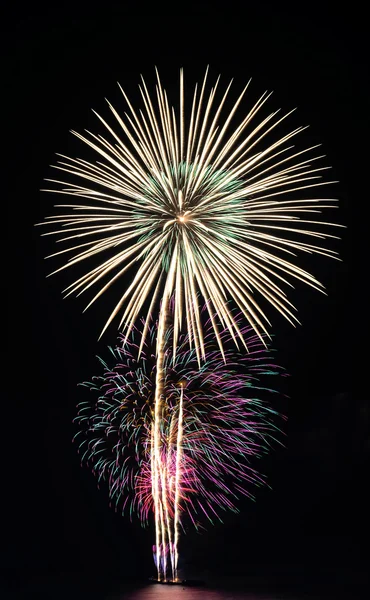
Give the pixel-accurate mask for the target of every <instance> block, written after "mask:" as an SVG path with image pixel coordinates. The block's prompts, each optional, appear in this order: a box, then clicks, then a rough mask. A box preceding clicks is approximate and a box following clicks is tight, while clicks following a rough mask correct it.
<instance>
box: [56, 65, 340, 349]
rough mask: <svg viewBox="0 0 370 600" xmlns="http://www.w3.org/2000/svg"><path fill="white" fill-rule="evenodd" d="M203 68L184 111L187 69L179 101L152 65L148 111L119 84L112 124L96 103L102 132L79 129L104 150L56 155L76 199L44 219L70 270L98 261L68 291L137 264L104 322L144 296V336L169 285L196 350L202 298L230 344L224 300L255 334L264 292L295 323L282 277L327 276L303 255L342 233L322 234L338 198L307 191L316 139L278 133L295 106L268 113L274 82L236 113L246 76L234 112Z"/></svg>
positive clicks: (102, 287) (125, 323) (232, 327)
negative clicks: (90, 155)
mask: <svg viewBox="0 0 370 600" xmlns="http://www.w3.org/2000/svg"><path fill="white" fill-rule="evenodd" d="M207 78H208V74H207V72H206V74H205V77H204V80H203V82H202V84H201V85H200V86H198V85H196V86H195V90H194V93H193V98H192V102H191V107H190V110H189V111H188V110H186V107H185V93H184V79H183V72H182V70H181V71H180V94H179V104H178V107H177V108H176V109H175V108H173V107H172V106H171V105H170V104H169V100H168V98H167V94H166V91H165V90H164V89H163V87H162V85H161V82H160V79H159V76H158V74H157V86H156V94H155V100H152V98H151V96H150V94H149V92H148V89H147V86H146V84H145V81H144V80H143V81H142V84H141V86H139V88H140V93H141V97H142V102H143V108H142V109H141V110H136V109H134V107H133V106H132V104H131V103H130V101H129V99H128V97H127V96H126V94H125V92H124V91H123V90H122V94H123V98H124V101H125V103H126V105H127V108H126V112H124V114H123V115H122V116H120V114H119V113H118V112H117V111H116V109H115V108H114V107H113V106H112V105H111V104H110V103H108V105H109V108H110V110H111V113H112V114H113V117H114V119H115V126H116V127H114V125H110V124H108V122H107V121H105V120H104V119H103V118H102V117H100V116H99V115H98V117H99V119H100V121H101V122H102V123H103V125H104V128H105V136H103V135H95V134H93V133H89V132H88V133H87V134H86V135H85V136H83V135H80V134H78V133H76V132H74V133H75V135H76V136H77V137H78V138H79V139H80V140H81V141H82V142H83V143H84V144H86V145H87V146H89V147H90V148H92V150H93V151H94V152H95V153H96V158H97V161H96V162H88V161H87V160H84V159H82V158H81V159H79V158H77V159H73V158H68V157H65V156H62V157H61V160H60V161H59V162H58V164H57V165H56V168H57V169H58V170H59V171H61V172H63V173H64V174H65V175H66V176H67V181H59V180H49V181H52V182H53V183H55V184H56V187H55V189H53V190H49V191H53V192H58V193H60V194H62V195H67V196H69V197H70V200H69V202H68V204H67V205H64V204H62V205H59V206H60V207H62V208H63V209H69V210H71V209H72V212H68V210H67V211H65V212H63V214H59V215H56V216H54V217H51V218H49V219H48V220H47V222H48V223H49V224H52V225H57V226H58V228H57V230H56V231H53V232H51V233H49V234H45V235H51V234H56V235H57V236H58V238H59V240H58V241H60V242H63V243H65V244H66V248H65V249H63V250H61V251H60V252H57V253H56V254H64V253H68V254H71V256H70V258H69V259H68V261H67V263H66V264H65V265H64V266H62V267H61V269H64V268H66V267H69V266H73V265H76V264H78V263H80V262H84V261H86V264H87V262H88V261H89V260H91V261H95V266H93V267H92V268H91V269H90V270H86V273H85V274H84V275H82V276H81V277H79V278H78V279H77V280H76V281H75V282H74V283H72V284H71V285H70V286H69V287H68V288H67V289H66V290H65V291H66V294H67V295H69V294H72V293H76V294H81V293H84V292H87V291H91V290H93V289H95V292H94V293H93V297H92V299H91V301H90V302H89V304H88V306H90V305H91V304H92V303H93V302H94V301H95V300H96V299H97V298H99V297H100V296H101V295H102V294H103V293H104V292H105V291H106V290H107V289H108V288H109V287H110V286H111V285H112V284H114V283H115V282H116V281H117V280H119V279H120V278H121V277H122V276H123V275H124V274H125V273H126V274H127V272H129V274H130V276H131V273H132V271H131V269H134V275H133V277H132V281H131V283H130V284H129V285H128V286H126V284H125V290H124V292H123V293H122V295H121V298H120V300H119V302H118V304H117V306H116V307H115V308H114V310H113V311H112V312H111V314H110V317H109V319H108V321H107V323H106V325H105V327H104V329H105V328H106V327H107V326H108V325H109V323H110V322H111V321H112V320H113V319H114V317H115V316H116V315H117V314H120V322H119V327H120V328H122V329H123V331H124V333H125V334H126V335H128V334H129V332H130V331H131V329H132V328H133V326H134V323H135V322H136V320H137V318H138V315H139V314H141V311H142V308H143V305H144V303H145V301H146V300H148V302H149V310H148V313H147V315H148V316H147V318H146V323H145V327H144V328H143V339H142V342H141V345H142V343H143V340H144V338H145V335H146V333H147V330H148V326H149V321H150V318H151V315H152V314H153V313H155V307H156V306H159V303H160V301H161V299H164V300H166V299H169V298H170V297H172V296H173V297H174V299H175V312H174V324H173V325H174V326H173V346H174V352H176V345H177V340H178V337H179V334H180V332H181V331H182V330H183V331H184V332H186V333H187V334H188V341H189V344H190V345H191V347H194V348H195V351H196V353H197V356H198V361H199V360H200V358H201V357H203V359H204V358H205V347H204V339H203V332H202V325H201V319H200V306H201V305H202V302H205V303H206V306H207V309H208V311H209V316H210V318H211V319H212V325H213V328H214V332H215V336H216V338H217V340H218V343H219V346H220V349H221V352H222V351H223V349H222V340H221V336H220V333H219V331H220V330H223V329H225V328H226V329H227V330H228V331H229V333H230V334H231V336H232V337H233V338H234V340H235V341H237V340H238V339H241V340H242V341H243V343H244V340H243V336H241V333H240V328H239V327H238V325H237V323H236V322H235V320H234V318H233V315H232V312H231V311H230V310H229V308H228V307H229V304H228V302H229V300H232V301H233V302H234V304H235V305H237V306H238V307H239V310H240V311H241V312H242V313H243V314H244V316H245V317H246V319H247V321H248V322H249V324H250V326H251V327H252V328H253V329H254V330H255V331H256V333H257V334H258V335H261V334H263V333H267V329H266V324H267V323H268V320H267V317H266V316H265V314H264V312H263V310H262V308H261V306H260V303H259V302H258V295H260V296H262V297H264V298H265V299H266V300H267V301H268V302H269V303H271V304H272V305H273V306H274V307H275V308H276V309H277V310H278V311H279V312H280V313H281V314H282V315H283V316H284V317H285V318H287V319H288V320H289V321H290V322H292V323H294V322H296V321H297V317H296V315H295V309H294V307H293V305H292V304H291V303H290V301H289V300H288V298H287V296H286V294H285V292H284V290H283V287H284V286H286V285H291V283H290V282H289V279H291V278H293V279H298V280H300V281H303V282H305V283H307V284H308V285H310V286H312V287H315V288H317V289H319V290H321V291H322V289H323V288H322V285H321V283H320V282H319V281H317V280H316V278H315V277H314V276H313V275H311V274H309V273H308V272H306V271H305V270H303V269H302V268H300V267H299V266H297V265H296V264H295V262H294V256H295V255H296V253H297V252H299V251H301V252H307V253H318V254H322V255H325V256H330V257H334V256H335V254H336V253H335V252H333V251H332V250H328V249H325V247H323V246H322V245H321V244H320V242H322V241H323V240H325V239H326V238H332V237H335V236H333V235H328V234H326V233H323V231H322V227H321V226H326V225H328V223H325V222H320V213H321V211H322V210H323V209H326V208H331V207H332V206H333V205H334V204H335V200H333V199H332V198H326V197H325V196H324V197H322V196H319V197H312V194H311V192H312V191H313V190H315V189H316V188H317V186H323V185H324V184H326V183H328V182H327V181H325V180H324V179H322V175H323V173H324V172H325V168H326V167H322V166H319V163H318V162H317V161H318V160H319V159H321V158H322V156H318V155H316V150H317V147H316V146H314V147H310V148H307V149H305V150H301V151H298V150H296V149H295V148H294V145H293V144H292V141H293V140H294V139H295V137H296V136H297V135H298V134H300V133H301V132H302V131H303V130H304V129H305V128H304V127H299V128H296V129H293V130H291V131H289V132H288V133H286V134H285V135H284V136H283V137H280V138H279V137H277V134H276V132H277V130H278V126H279V125H280V124H281V123H282V121H284V120H285V119H286V118H287V117H289V115H290V113H288V114H285V115H279V111H275V112H272V113H270V114H268V115H267V116H265V117H261V118H259V116H260V115H261V113H262V109H263V107H264V105H265V103H266V102H267V100H268V99H269V97H270V94H267V93H265V94H263V95H262V96H261V98H260V99H259V100H258V101H257V102H256V103H255V104H254V105H253V106H252V107H251V108H250V110H249V111H248V112H247V114H246V116H245V117H244V118H243V119H242V120H241V121H239V122H238V123H237V124H234V121H235V118H236V114H237V111H238V110H239V107H240V106H242V104H241V103H242V100H243V99H244V95H245V93H246V90H247V88H248V85H249V84H248V85H247V86H246V87H245V88H244V90H243V91H242V92H241V94H240V95H239V97H238V98H237V100H236V102H235V103H234V105H233V106H232V108H231V110H230V111H229V112H226V110H225V103H226V101H227V98H228V95H229V91H230V86H231V83H230V85H229V86H228V87H227V88H226V90H224V93H221V94H220V95H218V93H219V87H220V86H219V78H218V79H217V81H216V83H215V84H214V86H213V87H212V88H211V89H209V86H208V79H207ZM217 98H218V99H217ZM274 133H275V139H274V141H269V140H271V139H272V138H273V136H274ZM303 196H304V197H303ZM71 198H72V199H71ZM73 198H74V199H75V200H74V201H73ZM77 199H78V201H77ZM313 225H314V226H313ZM97 260H98V264H96V261H97ZM61 269H58V270H61ZM104 329H103V331H104ZM262 337H263V335H262V336H261V339H262ZM141 345H140V350H141Z"/></svg>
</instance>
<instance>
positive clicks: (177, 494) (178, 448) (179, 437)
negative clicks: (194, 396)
mask: <svg viewBox="0 0 370 600" xmlns="http://www.w3.org/2000/svg"><path fill="white" fill-rule="evenodd" d="M180 385H181V393H180V403H179V416H178V423H177V444H176V478H175V517H174V521H175V579H176V580H177V563H178V559H179V553H178V543H179V503H180V491H179V487H180V476H181V473H180V468H181V445H182V434H183V428H182V414H183V409H182V404H183V397H184V386H183V383H181V384H180Z"/></svg>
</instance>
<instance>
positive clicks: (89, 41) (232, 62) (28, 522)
mask: <svg viewBox="0 0 370 600" xmlns="http://www.w3.org/2000/svg"><path fill="white" fill-rule="evenodd" d="M249 4H251V5H252V4H253V5H254V4H258V3H248V2H245V3H239V4H238V3H231V5H229V3H226V2H225V3H224V4H223V5H218V4H212V3H210V4H204V3H200V4H199V5H196V7H191V6H190V5H187V4H186V3H179V5H177V4H176V3H172V5H169V7H168V9H167V8H164V6H163V8H161V7H160V5H158V6H157V3H153V6H152V8H151V9H148V10H149V12H148V10H147V9H146V7H145V5H142V6H141V5H139V4H138V5H135V4H133V3H125V2H120V3H118V2H117V3H113V2H101V3H99V5H96V4H94V3H89V4H85V3H79V2H76V3H75V4H72V3H71V4H68V3H67V4H64V3H63V5H62V4H61V3H50V5H49V6H48V7H44V6H41V5H37V3H36V4H34V3H32V5H31V4H30V5H28V6H27V8H25V7H21V6H20V5H18V4H12V5H9V8H8V12H7V15H6V19H5V29H6V31H5V34H6V40H7V42H6V43H7V47H6V60H5V63H6V67H7V70H8V72H9V82H8V83H7V85H6V87H5V92H4V93H5V95H6V96H7V99H8V100H9V102H10V106H11V109H10V113H9V114H11V119H10V121H11V125H12V139H13V144H14V147H12V148H11V149H10V150H9V154H8V158H10V160H9V169H10V170H12V169H14V174H13V175H12V178H11V188H10V192H9V195H8V197H7V198H5V203H6V204H7V205H8V207H9V208H10V210H9V244H8V249H6V250H5V252H6V253H9V257H10V259H11V262H12V263H13V261H14V267H13V266H12V269H11V272H10V279H11V281H10V282H9V283H8V284H7V289H8V294H9V308H10V313H11V317H10V316H9V317H8V316H6V317H5V321H6V322H9V323H10V327H9V341H10V345H9V344H8V346H7V348H9V346H10V348H9V350H7V351H6V357H7V358H8V359H9V367H4V369H5V368H6V369H9V372H10V373H11V376H10V377H9V376H8V374H7V373H8V371H6V372H4V379H5V380H8V381H9V382H11V385H10V390H9V397H8V399H7V400H6V401H4V404H5V403H6V404H7V408H8V409H10V410H9V415H10V416H9V417H7V420H6V421H5V422H3V430H5V432H6V434H8V436H9V439H8V442H7V446H6V448H5V450H4V451H3V452H4V454H3V463H6V464H7V465H8V466H10V471H11V474H10V475H9V477H8V476H6V477H5V473H4V475H3V486H4V488H3V489H4V490H5V492H6V493H7V495H8V500H9V506H10V507H11V510H10V511H7V512H3V517H4V525H3V528H4V529H5V533H6V534H7V535H6V537H5V539H6V541H5V542H3V552H4V556H3V558H2V561H1V562H2V567H3V569H5V573H6V575H7V580H8V583H9V582H10V584H11V585H12V586H13V585H15V583H17V584H19V583H20V582H21V583H22V582H23V583H25V582H27V581H28V580H30V579H35V578H36V579H37V580H38V581H41V580H42V579H43V578H48V577H58V578H59V580H60V581H61V580H63V578H67V577H71V576H73V577H74V576H77V577H80V578H86V580H87V579H88V580H89V581H90V582H91V581H92V582H98V581H99V582H100V583H99V585H102V587H103V588H104V583H102V582H104V581H113V580H114V581H118V580H120V579H121V580H125V578H129V577H134V576H140V575H144V576H146V575H147V574H151V573H152V571H153V568H152V558H151V544H152V536H151V532H150V531H148V530H143V529H142V528H141V527H140V525H139V524H138V523H137V522H133V523H132V524H131V523H130V522H129V520H128V519H127V518H125V519H122V518H121V517H120V516H118V515H116V514H115V513H114V512H113V511H112V510H111V509H110V508H109V507H108V501H107V494H106V490H105V489H103V490H100V491H99V490H97V488H96V480H95V478H94V477H93V476H92V474H91V473H90V472H89V471H88V470H86V469H81V468H80V464H79V458H78V456H77V454H76V449H75V447H74V446H73V445H72V443H71V438H72V436H73V433H74V427H73V424H72V419H73V417H74V416H75V405H76V404H77V402H78V401H79V400H80V393H81V391H80V390H79V389H78V388H77V384H78V383H79V382H81V381H83V380H86V379H89V378H90V377H91V376H92V375H94V374H96V373H97V372H99V366H98V363H97V360H96V355H97V354H99V355H101V356H104V354H105V348H106V346H107V344H113V343H114V341H115V332H114V328H113V329H111V330H110V331H109V332H108V333H107V335H106V336H105V337H104V338H103V340H102V341H100V342H97V337H98V335H99V333H100V327H101V324H102V322H103V320H104V317H105V315H104V314H103V311H104V306H103V304H102V303H100V304H97V305H96V307H94V308H92V309H91V310H89V311H88V312H87V313H85V314H82V310H83V308H84V298H82V299H81V298H79V299H74V298H70V299H67V300H63V299H62V294H61V292H62V289H63V288H64V287H65V286H66V285H67V284H68V283H70V281H71V280H70V277H69V276H70V275H71V273H67V274H65V275H61V276H55V277H53V278H49V279H46V275H47V273H48V272H50V270H52V267H54V266H56V265H55V263H53V264H51V262H46V261H45V260H44V259H43V257H44V256H45V255H47V254H50V253H52V252H53V251H54V248H55V247H54V245H53V242H52V240H51V239H50V238H41V237H40V229H38V228H35V227H34V226H33V225H34V223H37V222H39V221H41V220H42V219H43V218H44V217H45V216H46V215H50V214H51V213H52V210H53V208H52V207H53V204H54V198H53V197H52V196H51V195H47V194H42V193H41V192H39V189H40V188H41V187H43V179H44V178H45V177H50V176H53V173H52V170H51V169H50V167H49V165H50V164H51V163H53V162H54V160H55V158H54V153H55V152H60V153H65V154H70V155H72V156H74V155H76V154H78V153H79V152H81V153H82V151H83V148H81V145H80V144H79V142H78V141H77V140H76V139H74V138H73V136H72V135H71V134H70V133H69V130H70V129H75V130H78V131H82V130H83V129H84V128H86V129H90V130H94V127H96V123H97V121H96V117H95V116H94V115H93V113H92V111H91V110H90V109H91V108H94V109H96V110H97V112H100V113H102V114H104V112H105V111H106V108H105V101H104V98H105V97H107V98H108V99H109V100H111V101H112V103H113V104H114V105H115V106H116V107H117V108H118V109H119V107H120V102H121V101H120V96H119V91H118V87H117V84H116V82H117V81H119V82H120V83H121V84H122V85H123V87H124V88H125V90H126V91H127V92H128V95H129V96H133V97H135V98H137V92H136V89H137V88H136V86H137V83H138V80H139V76H140V74H141V73H142V74H143V75H144V77H146V79H148V80H149V81H150V82H151V83H152V82H153V81H154V65H157V66H158V68H159V70H160V74H161V78H162V81H163V82H165V84H166V87H167V88H168V89H169V92H170V96H171V89H173V90H174V92H176V90H177V85H178V68H179V67H180V66H183V67H184V68H185V76H186V78H187V80H188V82H189V84H191V85H193V84H194V83H195V81H199V79H200V78H201V76H202V74H203V73H204V69H205V67H206V65H207V64H209V65H210V68H211V73H212V75H213V76H217V75H218V74H219V73H221V74H222V76H223V78H224V82H226V81H227V80H229V79H230V78H232V77H234V78H235V84H236V89H237V90H240V89H241V88H242V87H243V85H244V84H245V82H246V81H247V80H248V79H249V78H250V77H252V92H251V94H252V96H253V99H254V98H255V97H256V96H257V95H258V94H259V93H262V92H263V91H265V90H266V89H269V90H274V94H273V98H272V99H271V102H270V107H271V108H272V109H273V108H279V107H282V108H283V109H286V110H289V109H291V108H294V107H298V111H297V112H296V114H295V116H294V118H293V122H294V123H295V124H298V125H299V124H303V125H305V124H310V129H309V130H308V132H307V135H306V138H305V142H306V143H307V145H309V144H315V143H319V142H322V144H323V153H325V154H326V155H327V156H328V161H327V162H328V164H330V165H332V167H333V169H332V174H331V177H332V178H333V179H335V180H339V181H340V183H339V184H337V185H336V186H333V188H332V190H331V194H332V195H335V196H337V197H338V198H339V200H340V202H339V209H338V210H337V211H336V213H335V215H334V219H336V220H337V222H339V223H341V224H344V225H346V226H347V229H344V230H343V232H342V237H343V239H342V241H341V242H340V243H339V242H338V243H336V245H335V244H334V245H333V246H332V247H335V248H336V249H337V250H338V251H339V252H340V256H341V258H342V261H343V262H336V261H331V260H329V259H325V258H315V257H313V258H310V260H307V259H306V258H305V260H303V259H302V263H301V264H302V265H303V267H305V266H307V267H308V268H309V269H311V270H312V271H313V272H314V274H315V275H316V276H317V277H318V279H320V280H321V281H322V282H323V283H324V284H325V286H326V290H327V293H328V296H327V297H326V296H324V295H322V294H319V293H317V292H315V291H314V290H310V289H309V288H307V287H303V286H296V289H295V290H293V293H292V300H293V302H294V304H295V305H296V306H297V307H298V309H299V317H300V320H301V322H302V326H301V327H298V328H296V329H294V328H293V327H291V326H290V325H289V324H288V323H285V322H284V321H283V319H282V318H280V317H279V315H278V314H274V312H273V311H272V310H271V311H270V312H269V316H270V317H271V322H272V332H273V333H274V344H273V345H274V347H275V348H276V351H277V352H276V359H277V362H278V363H279V364H281V365H283V366H284V367H285V368H286V370H287V372H288V373H290V377H289V378H288V379H284V380H283V381H282V383H281V388H282V391H283V392H284V393H286V394H287V395H288V396H289V397H290V399H289V400H281V401H280V404H279V409H280V410H281V411H282V412H284V413H285V414H286V415H287V416H288V422H287V424H286V426H285V432H286V434H287V436H286V438H285V440H284V442H285V444H286V447H285V448H278V447H277V448H276V449H275V451H274V452H272V453H271V454H270V455H269V457H268V458H267V459H264V460H263V461H261V462H260V463H259V464H257V465H256V466H257V467H260V468H261V470H262V471H264V472H265V473H267V474H268V478H269V482H270V484H271V487H272V489H268V488H266V489H262V490H259V491H257V502H256V503H255V504H254V503H252V502H249V501H243V502H241V503H240V509H241V512H240V514H239V515H238V516H235V515H229V516H227V517H226V519H225V524H224V525H221V524H220V525H217V526H215V527H214V528H208V530H207V531H206V532H205V533H203V534H202V535H197V534H195V533H189V535H188V536H187V537H186V538H184V541H183V546H182V551H183V555H184V560H186V562H187V563H188V564H189V565H192V568H194V569H200V570H202V569H203V570H207V571H208V572H209V573H211V574H212V573H218V574H219V573H220V572H222V574H225V575H227V574H230V575H243V576H249V575H253V574H256V573H258V574H259V575H261V576H262V575H264V574H265V575H266V577H267V576H269V577H271V576H272V575H271V574H274V573H277V572H279V573H280V574H282V573H283V574H285V575H282V577H284V576H285V577H288V578H290V579H292V578H294V577H296V576H297V577H298V575H297V574H299V576H300V577H303V579H304V580H305V581H306V582H308V581H311V580H312V579H314V578H315V577H320V576H321V575H320V574H322V573H327V572H330V573H334V575H332V577H333V578H337V579H338V578H339V579H340V578H341V577H342V578H343V581H344V580H345V581H346V582H347V580H349V579H350V577H352V576H353V580H357V581H364V573H365V572H366V568H367V566H368V557H369V555H368V538H367V534H366V529H367V526H368V523H369V520H368V510H369V494H368V491H367V475H368V469H369V451H370V446H369V403H368V400H367V398H366V395H365V394H364V393H361V392H359V393H358V394H357V395H355V394H353V393H352V359H353V352H352V349H353V339H352V330H353V324H354V321H355V322H358V320H357V317H356V318H355V319H353V315H352V307H351V304H352V298H351V293H350V272H351V256H350V249H351V236H352V226H351V211H350V207H351V205H353V204H354V203H355V202H356V198H354V197H353V196H352V179H353V177H354V172H355V165H354V153H353V145H352V143H351V139H352V134H353V131H355V130H356V129H358V128H359V126H360V120H361V116H360V114H359V110H358V109H357V107H356V100H355V96H356V94H358V92H359V87H360V83H359V81H358V80H356V78H355V75H354V64H355V63H356V62H357V61H358V56H357V55H356V46H355V45H354V44H353V43H352V41H353V40H354V39H355V37H356V36H355V24H354V22H353V21H352V20H351V19H350V18H348V15H346V14H341V13H340V12H339V13H338V12H337V11H338V10H339V8H338V7H336V9H335V10H334V12H333V11H331V9H330V7H329V5H328V3H325V2H321V3H313V4H311V3H307V4H304V5H303V4H301V3H297V4H296V5H295V7H294V8H292V7H288V6H286V7H285V8H284V7H282V6H280V8H278V4H280V3H272V5H271V6H269V5H268V4H266V3H261V4H260V5H259V6H260V8H256V7H254V8H249ZM154 5H155V6H156V9H155V8H154ZM62 6H63V8H62ZM246 102H247V103H248V99H247V100H246ZM121 106H122V104H121ZM248 106H249V105H248ZM6 174H7V172H6V173H5V175H6ZM6 261H7V257H6ZM4 262H5V261H4ZM114 300H115V298H114V297H113V300H112V301H111V303H112V304H113V302H114ZM347 575H348V577H347ZM322 576H323V577H324V575H322ZM340 581H342V579H340ZM96 585H98V583H96ZM70 596H71V597H74V596H73V595H72V593H71V594H70ZM9 597H10V596H9ZM16 597H18V596H16ZM30 597H31V596H30ZM33 597H35V598H39V597H40V598H41V597H42V598H44V597H45V598H54V597H55V598H56V597H58V598H59V596H57V595H53V593H50V595H47V594H46V595H45V596H44V595H41V593H40V594H39V595H37V594H36V595H35V596H32V598H33ZM76 597H82V596H76ZM99 597H102V598H103V597H104V596H103V595H102V596H99ZM348 597H351V595H350V594H349V596H348ZM352 597H354V594H353V596H352Z"/></svg>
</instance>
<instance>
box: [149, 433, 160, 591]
mask: <svg viewBox="0 0 370 600" xmlns="http://www.w3.org/2000/svg"><path fill="white" fill-rule="evenodd" d="M151 473H152V494H153V499H154V513H155V543H156V557H157V577H158V581H159V580H160V578H161V577H160V558H161V553H160V537H159V536H160V525H159V491H158V474H157V473H158V464H157V461H156V457H155V454H154V424H153V425H152V433H151Z"/></svg>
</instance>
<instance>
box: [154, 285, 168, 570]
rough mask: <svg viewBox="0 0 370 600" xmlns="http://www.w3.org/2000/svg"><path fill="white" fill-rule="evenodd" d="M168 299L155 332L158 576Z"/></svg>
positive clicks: (155, 488) (163, 548)
mask: <svg viewBox="0 0 370 600" xmlns="http://www.w3.org/2000/svg"><path fill="white" fill-rule="evenodd" d="M167 305H168V299H167V297H166V296H164V298H163V300H162V305H161V309H160V313H159V322H158V334H157V368H156V378H155V396H154V423H153V450H154V480H155V481H154V485H153V490H154V504H155V511H156V541H157V558H158V578H159V569H160V555H161V551H160V547H159V537H160V534H159V515H158V512H159V510H160V513H161V520H160V523H161V530H162V546H163V547H162V552H163V570H164V574H165V573H166V553H165V538H164V533H165V532H164V524H163V511H162V507H161V500H160V496H159V481H160V477H161V471H162V464H161V462H162V458H161V418H162V412H163V396H164V349H165V348H164V347H165V333H166V323H167V311H168V306H167Z"/></svg>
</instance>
